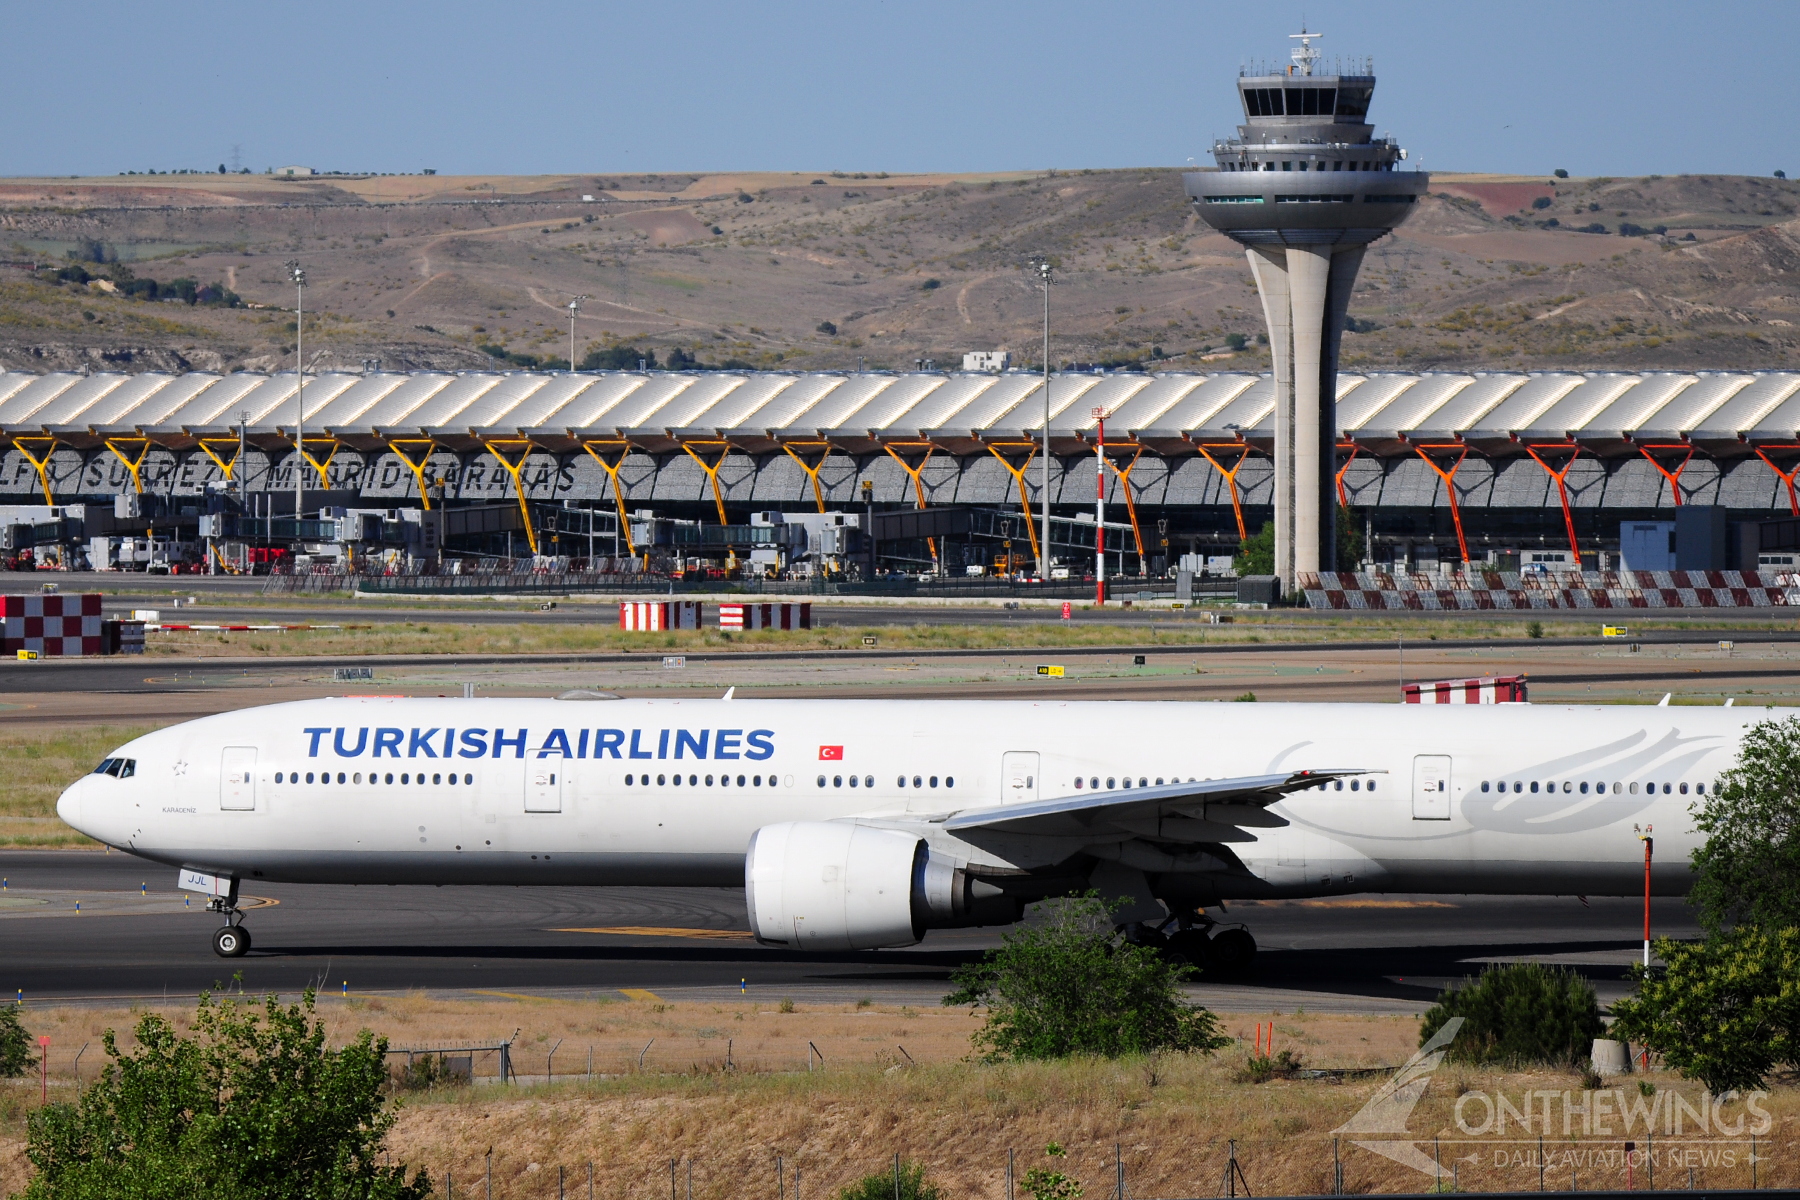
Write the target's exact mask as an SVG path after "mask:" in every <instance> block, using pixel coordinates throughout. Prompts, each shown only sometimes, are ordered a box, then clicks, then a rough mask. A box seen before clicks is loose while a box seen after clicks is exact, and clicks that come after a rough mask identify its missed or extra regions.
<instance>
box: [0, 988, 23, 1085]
mask: <svg viewBox="0 0 1800 1200" xmlns="http://www.w3.org/2000/svg"><path fill="white" fill-rule="evenodd" d="M30 1065H31V1035H30V1034H29V1033H26V1032H25V1026H23V1025H21V1024H20V1023H19V1007H18V1005H16V1004H8V1005H7V1006H6V1007H4V1008H0V1079H16V1078H18V1077H19V1076H20V1075H23V1074H24V1073H25V1068H26V1067H28V1066H30Z"/></svg>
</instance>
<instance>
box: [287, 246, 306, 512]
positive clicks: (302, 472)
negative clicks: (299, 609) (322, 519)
mask: <svg viewBox="0 0 1800 1200" xmlns="http://www.w3.org/2000/svg"><path fill="white" fill-rule="evenodd" d="M287 269H288V274H289V275H291V276H292V277H293V280H294V370H295V372H296V373H297V375H298V380H299V382H298V385H297V386H296V387H295V389H294V540H295V542H298V541H299V540H300V510H301V507H302V505H303V504H304V503H305V499H306V436H305V435H306V348H305V345H304V343H303V342H302V337H303V336H304V334H305V323H306V272H305V271H304V270H303V269H302V268H301V266H300V264H299V263H298V262H296V261H294V260H293V259H289V260H288V264H287Z"/></svg>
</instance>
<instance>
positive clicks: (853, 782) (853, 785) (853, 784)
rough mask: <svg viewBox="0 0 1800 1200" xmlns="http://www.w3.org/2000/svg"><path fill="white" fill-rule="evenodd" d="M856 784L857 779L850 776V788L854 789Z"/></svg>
mask: <svg viewBox="0 0 1800 1200" xmlns="http://www.w3.org/2000/svg"><path fill="white" fill-rule="evenodd" d="M858 782H859V781H858V780H857V778H856V776H854V775H852V776H851V777H850V786H851V787H855V786H857V783H858Z"/></svg>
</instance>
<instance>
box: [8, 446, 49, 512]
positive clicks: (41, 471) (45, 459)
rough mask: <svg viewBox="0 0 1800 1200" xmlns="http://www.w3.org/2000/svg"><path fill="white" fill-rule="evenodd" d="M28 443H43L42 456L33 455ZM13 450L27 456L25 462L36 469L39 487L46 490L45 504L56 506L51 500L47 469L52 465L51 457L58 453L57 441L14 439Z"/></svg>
mask: <svg viewBox="0 0 1800 1200" xmlns="http://www.w3.org/2000/svg"><path fill="white" fill-rule="evenodd" d="M26 442H41V443H43V446H44V449H43V453H42V455H41V456H39V455H37V454H33V453H32V451H31V448H30V447H29V446H27V445H26V444H25V443H26ZM13 449H15V450H17V451H18V452H19V453H20V454H23V455H24V456H25V461H26V462H28V463H30V464H31V465H32V467H33V468H34V469H36V471H37V477H38V486H39V487H41V488H43V489H44V503H45V504H55V503H56V501H54V500H52V499H51V498H50V476H49V474H48V472H47V470H46V468H48V467H49V465H50V456H51V455H52V454H55V453H56V439H55V438H53V437H22V438H14V439H13Z"/></svg>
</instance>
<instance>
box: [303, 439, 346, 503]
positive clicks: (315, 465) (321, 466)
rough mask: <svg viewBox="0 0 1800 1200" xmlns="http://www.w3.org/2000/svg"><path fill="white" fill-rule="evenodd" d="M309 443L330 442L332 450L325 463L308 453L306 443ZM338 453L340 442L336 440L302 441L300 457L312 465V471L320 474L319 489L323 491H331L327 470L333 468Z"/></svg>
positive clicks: (327, 453) (328, 453) (326, 456)
mask: <svg viewBox="0 0 1800 1200" xmlns="http://www.w3.org/2000/svg"><path fill="white" fill-rule="evenodd" d="M308 441H320V442H329V443H330V444H331V449H330V450H329V451H327V452H326V454H325V461H324V462H320V461H319V460H318V459H316V458H314V457H313V456H312V455H311V454H308V453H307V451H306V443H307V442H308ZM337 452H338V440H337V439H336V438H302V439H301V440H300V456H301V457H302V458H304V459H306V461H307V462H309V463H311V464H312V469H313V470H315V471H317V472H318V473H319V487H320V489H321V490H329V489H330V487H331V480H330V479H329V478H328V477H327V476H326V474H325V470H326V468H327V467H329V466H331V460H332V459H334V458H336V457H337Z"/></svg>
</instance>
